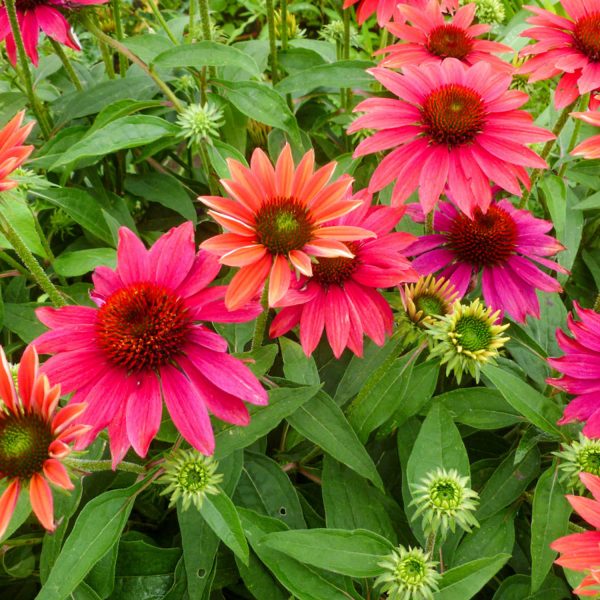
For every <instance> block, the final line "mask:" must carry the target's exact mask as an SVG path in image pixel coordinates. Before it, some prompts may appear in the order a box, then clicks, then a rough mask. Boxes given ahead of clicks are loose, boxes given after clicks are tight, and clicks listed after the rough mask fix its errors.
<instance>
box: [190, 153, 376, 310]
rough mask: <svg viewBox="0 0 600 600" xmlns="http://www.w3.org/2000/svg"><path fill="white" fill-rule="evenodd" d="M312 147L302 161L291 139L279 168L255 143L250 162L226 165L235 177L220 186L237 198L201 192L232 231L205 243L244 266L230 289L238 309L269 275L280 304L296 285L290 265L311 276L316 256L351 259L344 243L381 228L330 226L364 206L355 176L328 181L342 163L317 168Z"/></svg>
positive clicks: (229, 299)
mask: <svg viewBox="0 0 600 600" xmlns="http://www.w3.org/2000/svg"><path fill="white" fill-rule="evenodd" d="M314 163H315V157H314V153H313V151H312V150H311V151H309V152H307V153H306V154H305V155H304V157H303V158H302V160H301V161H300V163H299V164H298V166H297V167H296V168H294V160H293V158H292V151H291V149H290V147H289V145H287V144H286V146H285V148H284V149H283V151H282V152H281V154H280V156H279V159H278V160H277V164H276V165H275V167H273V165H272V164H271V161H270V160H269V158H268V156H267V155H266V154H265V153H264V152H263V151H262V150H261V149H260V148H257V149H256V150H254V152H253V153H252V160H251V162H250V168H249V169H248V168H247V167H245V166H244V165H243V164H241V163H239V162H238V161H236V160H232V159H229V160H228V162H227V164H228V166H229V170H230V172H231V179H222V180H221V184H222V185H223V187H224V188H225V190H226V191H227V192H228V194H229V195H230V196H231V198H232V199H229V198H221V197H219V196H201V197H200V198H199V200H201V201H202V202H204V204H206V205H207V206H209V207H210V208H211V210H209V211H208V214H209V215H211V216H212V217H213V219H215V221H217V222H218V223H219V224H220V225H221V226H222V227H223V228H224V229H226V230H227V233H223V234H221V235H217V236H214V237H212V238H210V239H208V240H206V241H205V242H203V243H202V245H201V248H204V249H205V250H207V251H208V252H211V253H213V254H216V255H217V256H219V257H220V262H221V263H222V264H224V265H228V266H230V267H241V268H240V270H239V271H238V272H237V273H236V274H235V275H234V277H233V279H232V280H231V282H230V284H229V287H228V289H227V294H226V296H225V304H226V305H227V308H229V309H230V310H233V309H235V308H238V307H240V306H243V305H244V304H245V303H246V302H248V301H249V300H250V299H252V298H254V297H255V296H256V295H257V294H259V293H260V291H261V290H262V289H263V287H264V285H265V281H266V280H267V278H269V304H270V305H271V306H274V305H275V303H276V302H278V301H279V300H280V299H281V298H282V297H283V295H284V294H285V293H286V292H287V290H288V288H289V287H290V282H291V279H292V272H291V269H290V265H291V267H292V268H293V269H294V270H295V271H296V272H297V273H299V274H300V273H301V274H303V275H306V276H307V277H310V276H311V275H312V269H313V267H312V262H311V257H317V256H318V257H338V256H344V257H346V258H352V256H353V255H352V253H351V252H350V250H348V247H347V246H346V245H345V244H343V243H342V242H351V241H354V240H360V239H363V238H365V237H373V236H374V235H375V234H374V233H372V232H371V231H367V230H366V229H364V228H362V227H357V226H355V225H335V226H325V225H324V223H325V222H326V221H329V220H331V219H333V218H335V217H339V216H342V215H345V214H346V213H349V212H350V211H352V210H354V209H355V208H357V207H358V206H359V205H360V202H359V201H357V200H352V199H351V198H350V197H349V196H348V193H349V190H350V187H351V186H352V178H350V177H348V176H347V175H344V176H342V177H340V178H339V179H337V180H336V181H334V182H332V183H329V180H330V179H331V176H332V175H333V171H334V170H335V167H336V163H334V162H332V163H329V164H328V165H325V166H324V167H322V168H320V169H318V170H317V171H315V172H313V170H314Z"/></svg>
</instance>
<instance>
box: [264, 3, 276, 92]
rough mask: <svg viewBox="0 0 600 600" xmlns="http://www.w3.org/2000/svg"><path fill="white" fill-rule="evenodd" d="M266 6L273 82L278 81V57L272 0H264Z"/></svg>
mask: <svg viewBox="0 0 600 600" xmlns="http://www.w3.org/2000/svg"><path fill="white" fill-rule="evenodd" d="M265 4H266V6H267V29H268V30H269V47H270V49H271V51H270V54H271V79H272V80H273V84H275V83H277V82H278V81H279V59H278V57H277V36H276V35H275V10H274V8H273V0H265Z"/></svg>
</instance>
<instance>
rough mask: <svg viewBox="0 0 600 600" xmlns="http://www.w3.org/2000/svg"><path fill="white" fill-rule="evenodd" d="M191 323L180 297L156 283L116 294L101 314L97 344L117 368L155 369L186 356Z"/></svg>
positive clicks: (135, 285)
mask: <svg viewBox="0 0 600 600" xmlns="http://www.w3.org/2000/svg"><path fill="white" fill-rule="evenodd" d="M191 327H192V320H191V318H190V316H189V314H188V311H187V308H186V306H185V304H184V302H183V300H182V299H181V298H179V297H178V296H177V295H175V294H174V293H173V292H172V291H171V290H168V289H167V288H164V287H162V286H160V285H157V284H154V283H136V284H133V285H130V286H128V287H126V288H123V289H121V290H118V291H116V292H115V293H114V294H112V295H111V296H109V297H108V299H107V300H106V302H105V304H104V305H103V306H102V307H101V308H100V310H99V311H98V321H97V325H96V332H97V336H98V343H99V345H100V346H101V348H102V349H103V350H104V351H105V352H106V354H107V356H108V358H109V359H110V360H111V361H112V362H113V363H114V364H116V365H118V366H120V367H123V368H125V369H127V370H128V371H132V372H139V371H142V370H146V369H156V368H158V367H160V366H161V365H164V364H166V363H168V362H169V361H171V360H172V359H174V358H175V357H176V356H178V355H181V354H182V353H183V347H184V344H185V342H186V340H187V338H188V335H189V333H190V330H191Z"/></svg>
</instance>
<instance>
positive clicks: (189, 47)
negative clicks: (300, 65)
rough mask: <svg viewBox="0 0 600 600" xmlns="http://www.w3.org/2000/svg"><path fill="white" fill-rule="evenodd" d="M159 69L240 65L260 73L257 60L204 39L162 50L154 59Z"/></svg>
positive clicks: (252, 71)
mask: <svg viewBox="0 0 600 600" xmlns="http://www.w3.org/2000/svg"><path fill="white" fill-rule="evenodd" d="M153 64H154V66H155V67H157V68H159V69H174V68H177V69H181V68H182V67H193V68H194V69H200V68H201V67H238V68H240V69H243V70H244V71H247V72H248V73H250V74H251V75H256V76H258V75H260V71H259V69H258V65H257V64H256V61H255V60H254V59H253V58H252V57H251V56H249V55H248V54H245V53H244V52H242V51H241V50H238V49H237V48H234V47H233V46H225V45H224V44H219V43H217V42H211V41H204V42H197V43H195V44H183V45H181V46H176V47H175V48H170V49H169V50H166V51H165V52H161V53H160V54H159V55H158V56H157V57H156V58H155V59H154V61H153Z"/></svg>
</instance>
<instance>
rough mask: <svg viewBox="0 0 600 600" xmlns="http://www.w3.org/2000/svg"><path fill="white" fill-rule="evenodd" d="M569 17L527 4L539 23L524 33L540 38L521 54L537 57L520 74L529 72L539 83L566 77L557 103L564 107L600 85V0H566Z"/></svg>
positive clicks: (531, 77) (558, 93)
mask: <svg viewBox="0 0 600 600" xmlns="http://www.w3.org/2000/svg"><path fill="white" fill-rule="evenodd" d="M561 4H562V6H563V7H564V9H565V11H566V12H567V15H568V18H565V17H561V16H559V15H557V14H554V13H552V12H550V11H548V10H544V9H542V8H538V7H537V6H524V7H523V8H526V9H528V10H529V11H531V12H532V13H534V14H535V15H536V16H535V17H530V18H529V19H527V22H528V23H531V24H532V25H535V27H532V28H531V29H527V30H525V31H524V32H523V33H521V35H522V36H523V37H529V38H531V39H534V40H536V43H535V44H532V45H531V46H526V47H525V48H523V50H521V53H520V54H521V56H533V58H530V59H529V60H528V61H527V62H526V63H525V64H524V65H523V66H522V67H521V68H520V69H519V71H518V72H519V73H524V74H525V73H529V74H530V77H529V81H530V82H532V83H533V82H535V81H540V80H542V79H549V78H550V77H555V76H556V75H560V74H561V73H562V76H561V78H560V82H559V84H558V87H557V88H556V93H555V96H554V103H555V105H556V108H564V107H565V106H568V105H569V104H571V103H573V102H575V100H577V98H578V97H579V96H581V95H583V94H585V93H587V92H591V91H592V90H595V89H596V88H599V87H600V0H585V1H580V0H562V2H561Z"/></svg>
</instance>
